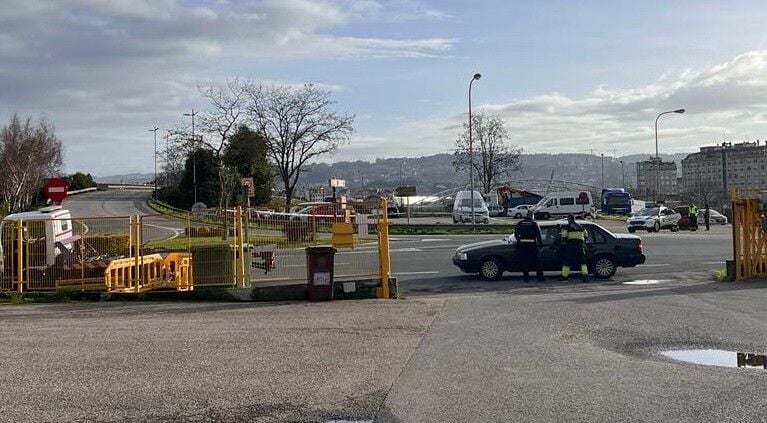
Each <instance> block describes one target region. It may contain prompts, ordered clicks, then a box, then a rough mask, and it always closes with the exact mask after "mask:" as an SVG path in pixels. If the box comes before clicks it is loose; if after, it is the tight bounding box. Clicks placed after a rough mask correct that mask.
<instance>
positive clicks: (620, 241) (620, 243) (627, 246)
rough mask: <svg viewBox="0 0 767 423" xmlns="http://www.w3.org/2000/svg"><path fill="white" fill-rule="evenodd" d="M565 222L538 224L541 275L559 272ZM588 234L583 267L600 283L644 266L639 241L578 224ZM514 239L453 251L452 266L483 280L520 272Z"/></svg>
mask: <svg viewBox="0 0 767 423" xmlns="http://www.w3.org/2000/svg"><path fill="white" fill-rule="evenodd" d="M566 223H567V222H565V221H558V222H539V223H538V225H539V226H540V228H541V238H542V240H543V246H542V247H541V250H540V254H539V257H540V259H541V263H542V266H543V270H544V271H558V270H561V268H562V262H561V260H560V257H559V245H560V239H559V232H560V226H561V225H564V224H566ZM578 223H579V224H581V225H582V226H583V227H584V228H585V229H586V232H587V233H588V238H587V240H586V263H587V264H588V266H589V272H590V273H592V274H593V275H594V276H595V277H597V278H599V279H608V278H610V277H612V276H613V275H614V274H615V271H616V270H617V269H618V267H634V266H636V265H638V264H642V263H644V262H645V255H644V254H643V253H642V240H641V239H640V238H639V237H638V236H636V235H628V234H614V233H612V232H610V231H608V230H607V229H605V228H603V227H601V226H599V225H597V224H596V223H592V222H585V221H584V222H580V221H579V222H578ZM515 243H516V239H514V235H510V236H508V237H505V238H502V239H497V240H491V241H484V242H478V243H475V244H468V245H464V246H461V247H458V249H456V250H455V254H454V255H453V263H454V264H455V265H456V266H458V267H459V268H460V269H461V270H462V271H464V272H466V273H479V275H480V276H481V277H482V278H483V279H489V280H494V279H500V277H501V276H502V275H503V272H521V271H522V268H521V266H520V263H519V261H518V260H516V258H515Z"/></svg>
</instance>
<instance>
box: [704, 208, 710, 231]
mask: <svg viewBox="0 0 767 423" xmlns="http://www.w3.org/2000/svg"><path fill="white" fill-rule="evenodd" d="M703 207H704V209H703V223H705V224H706V230H707V231H708V230H710V229H711V210H710V209H709V208H708V203H706V204H705V205H704V206H703Z"/></svg>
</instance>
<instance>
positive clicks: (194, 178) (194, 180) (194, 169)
mask: <svg viewBox="0 0 767 423" xmlns="http://www.w3.org/2000/svg"><path fill="white" fill-rule="evenodd" d="M197 113H199V111H196V112H195V111H194V109H192V113H184V116H191V117H192V184H193V185H194V202H195V203H197V158H196V157H195V154H196V152H197V151H196V148H195V147H196V143H197V140H196V139H195V137H194V117H195V116H197Z"/></svg>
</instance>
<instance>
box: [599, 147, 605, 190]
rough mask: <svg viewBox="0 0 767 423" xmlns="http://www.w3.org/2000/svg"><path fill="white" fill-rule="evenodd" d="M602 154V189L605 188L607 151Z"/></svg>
mask: <svg viewBox="0 0 767 423" xmlns="http://www.w3.org/2000/svg"><path fill="white" fill-rule="evenodd" d="M599 155H600V156H602V191H604V190H605V153H600V154H599Z"/></svg>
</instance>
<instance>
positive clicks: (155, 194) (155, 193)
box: [148, 126, 160, 200]
mask: <svg viewBox="0 0 767 423" xmlns="http://www.w3.org/2000/svg"><path fill="white" fill-rule="evenodd" d="M158 129H160V128H158V127H156V126H155V127H154V128H152V129H149V130H148V131H149V132H154V191H153V192H152V198H154V199H155V200H156V199H157V130H158Z"/></svg>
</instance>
